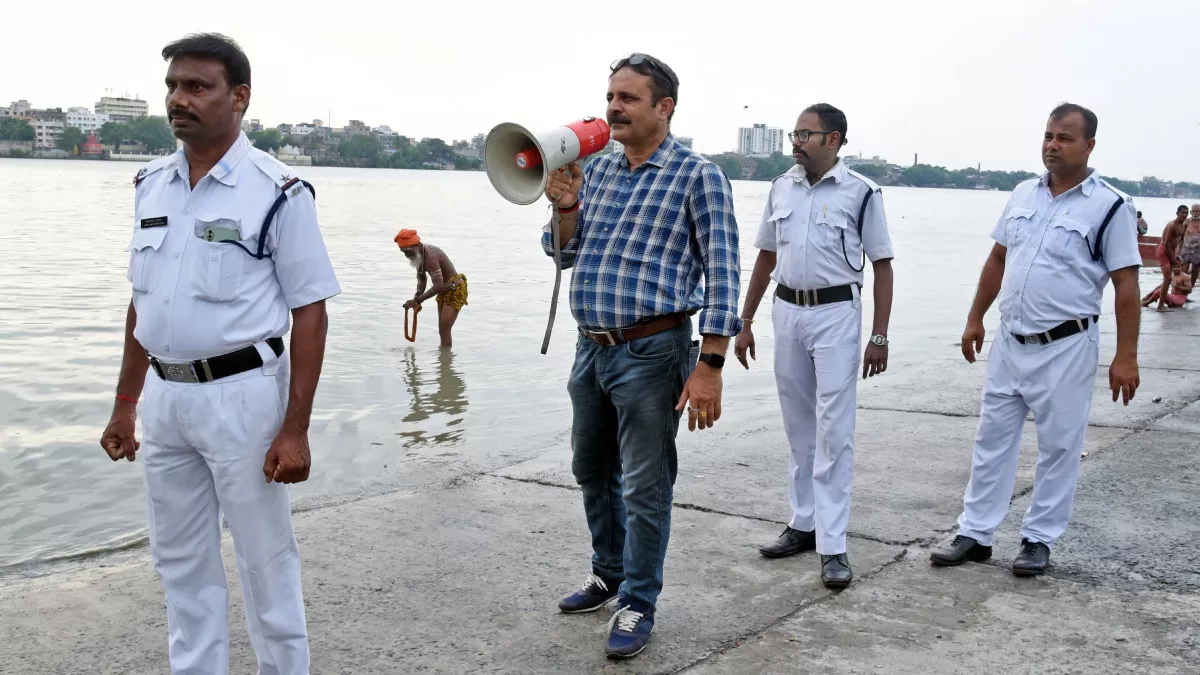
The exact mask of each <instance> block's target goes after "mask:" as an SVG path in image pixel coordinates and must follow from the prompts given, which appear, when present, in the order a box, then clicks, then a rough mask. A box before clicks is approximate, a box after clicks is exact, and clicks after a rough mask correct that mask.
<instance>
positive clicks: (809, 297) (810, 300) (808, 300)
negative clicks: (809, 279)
mask: <svg viewBox="0 0 1200 675" xmlns="http://www.w3.org/2000/svg"><path fill="white" fill-rule="evenodd" d="M802 292H803V293H804V304H805V306H807V307H813V306H815V305H816V304H817V291H816V290H815V289H814V290H808V291H802Z"/></svg>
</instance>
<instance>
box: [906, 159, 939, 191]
mask: <svg viewBox="0 0 1200 675" xmlns="http://www.w3.org/2000/svg"><path fill="white" fill-rule="evenodd" d="M900 182H901V183H904V184H905V185H911V186H913V187H937V186H941V185H945V184H947V183H950V182H951V180H950V173H949V172H948V171H946V169H945V168H944V167H940V166H930V165H928V164H916V165H914V166H910V167H908V168H906V169H905V170H904V171H901V172H900Z"/></svg>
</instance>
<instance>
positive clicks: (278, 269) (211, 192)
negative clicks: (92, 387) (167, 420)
mask: <svg viewBox="0 0 1200 675" xmlns="http://www.w3.org/2000/svg"><path fill="white" fill-rule="evenodd" d="M188 172H189V169H188V162H187V158H186V157H185V156H184V153H183V150H182V149H181V150H179V151H178V152H176V153H175V154H173V155H170V156H169V157H164V158H162V159H158V160H155V161H153V162H151V163H149V164H147V165H146V166H145V167H144V168H143V169H142V172H141V173H140V174H139V178H141V182H140V184H139V185H138V186H137V187H136V193H135V197H134V218H133V238H132V240H131V241H130V244H129V248H128V250H129V252H130V255H129V269H128V271H127V273H126V278H128V279H129V281H130V282H131V283H132V284H133V304H134V309H135V310H136V311H137V325H136V327H135V328H134V333H133V335H134V337H135V338H136V339H137V341H138V342H139V343H140V344H141V345H142V347H143V348H144V349H145V350H146V351H148V352H149V353H150V354H151V355H152V356H155V357H157V358H159V359H162V360H165V361H190V360H196V359H202V358H208V357H213V356H219V355H221V354H226V353H228V352H232V351H235V350H237V349H241V348H242V347H246V346H249V345H252V344H254V343H256V342H260V341H263V340H266V339H267V338H270V337H282V336H283V335H284V334H286V333H287V331H288V329H289V328H290V326H291V315H290V310H292V309H295V308H297V307H303V306H304V305H308V304H311V303H313V302H317V301H319V300H324V299H327V298H330V297H333V296H335V295H337V294H338V293H340V292H341V287H340V286H339V285H338V281H337V278H336V276H335V275H334V272H333V265H332V263H331V262H330V259H329V255H328V253H327V252H326V249H325V243H324V241H323V240H322V238H321V232H320V229H319V227H318V225H317V213H316V203H315V201H314V200H313V197H312V194H311V193H309V191H308V189H307V188H305V187H304V186H303V184H301V183H299V182H296V183H295V185H294V186H289V189H288V195H289V196H288V198H287V200H286V201H285V202H284V203H283V205H282V206H281V207H280V208H279V210H278V211H277V212H276V213H275V217H274V219H273V220H272V221H271V228H270V230H269V232H268V234H267V239H266V246H265V248H264V252H263V253H264V257H263V259H262V260H257V259H255V258H254V257H253V256H251V255H248V254H247V253H246V251H243V250H242V249H241V248H239V247H238V246H237V245H236V244H233V243H228V242H226V243H218V242H215V241H206V240H205V239H203V238H202V236H203V234H204V230H205V229H206V228H208V227H215V228H227V229H232V230H236V231H237V232H238V233H239V234H240V237H241V244H242V245H243V246H245V247H246V248H247V249H249V250H250V251H251V252H254V253H256V252H257V250H258V240H259V233H260V231H261V229H262V223H263V219H264V218H265V217H266V215H267V211H268V210H270V208H271V205H272V204H273V203H274V202H275V199H276V197H278V196H279V195H280V194H282V192H281V191H280V187H281V186H282V185H283V184H284V183H286V182H287V180H289V179H290V178H291V177H292V175H293V174H292V171H291V170H290V169H289V168H288V167H287V166H286V165H284V164H282V163H280V162H279V161H278V160H276V159H274V158H273V157H271V156H270V155H268V154H266V153H264V152H262V151H260V150H258V149H257V148H254V147H252V146H251V145H250V141H249V139H247V138H246V135H245V134H244V133H242V134H239V136H238V140H237V141H236V142H235V143H234V144H233V146H232V147H230V148H229V151H228V152H227V153H225V156H224V157H223V158H222V159H221V161H220V162H218V163H217V164H216V166H214V167H213V169H212V170H211V171H210V172H209V173H208V174H207V175H206V176H204V177H203V178H202V179H200V181H199V182H198V183H197V184H196V187H195V189H192V188H191V187H190V181H189V179H188ZM143 176H144V177H143ZM267 255H270V257H269V258H268V257H266V256H267Z"/></svg>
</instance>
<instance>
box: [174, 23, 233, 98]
mask: <svg viewBox="0 0 1200 675" xmlns="http://www.w3.org/2000/svg"><path fill="white" fill-rule="evenodd" d="M181 56H199V57H202V58H209V59H216V60H218V61H220V62H221V65H223V66H225V79H226V80H228V82H229V86H230V88H233V87H238V86H241V85H243V84H244V85H246V86H247V87H249V86H250V59H248V58H246V53H245V52H243V51H242V48H241V46H240V45H238V43H237V42H235V41H234V40H233V38H229V37H225V36H224V35H221V34H220V33H193V34H191V35H187V36H185V37H183V38H182V39H179V40H176V41H174V42H172V43H171V44H169V45H167V46H166V47H163V50H162V57H163V60H164V61H171V60H172V59H177V58H179V57H181Z"/></svg>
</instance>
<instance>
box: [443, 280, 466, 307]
mask: <svg viewBox="0 0 1200 675" xmlns="http://www.w3.org/2000/svg"><path fill="white" fill-rule="evenodd" d="M455 281H458V282H459V284H458V286H456V287H455V288H452V289H450V290H448V291H442V292H441V293H438V296H437V300H438V302H440V303H442V304H444V305H450V306H451V307H453V308H454V311H456V312H457V311H461V310H462V308H463V305H466V304H467V277H466V276H464V275H462V274H455V275H454V276H453V277H451V278H450V281H447V282H446V283H447V285H449V284H452V283H454V282H455Z"/></svg>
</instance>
